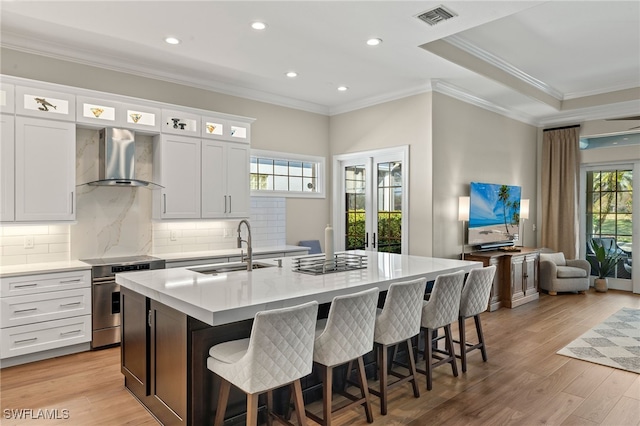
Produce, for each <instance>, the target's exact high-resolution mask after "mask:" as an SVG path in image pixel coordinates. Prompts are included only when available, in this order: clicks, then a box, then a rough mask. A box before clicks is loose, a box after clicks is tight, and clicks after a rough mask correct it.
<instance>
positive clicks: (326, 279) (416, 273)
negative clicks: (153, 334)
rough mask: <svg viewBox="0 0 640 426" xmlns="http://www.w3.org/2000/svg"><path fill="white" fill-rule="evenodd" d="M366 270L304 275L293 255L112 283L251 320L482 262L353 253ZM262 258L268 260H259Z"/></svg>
mask: <svg viewBox="0 0 640 426" xmlns="http://www.w3.org/2000/svg"><path fill="white" fill-rule="evenodd" d="M358 253H359V254H366V256H367V263H368V267H367V269H360V270H352V271H347V272H337V273H331V274H326V275H309V274H302V273H298V272H293V271H292V258H284V259H283V262H282V268H278V267H273V268H262V269H256V270H254V271H252V272H247V271H237V272H230V273H222V274H218V275H205V274H201V273H199V272H194V271H191V270H189V268H174V269H160V270H154V271H140V272H127V273H121V274H117V275H116V282H117V283H118V284H120V285H121V286H122V287H125V288H128V289H130V290H133V291H135V292H137V293H139V294H142V295H144V296H146V297H149V298H150V299H153V300H156V301H158V302H160V303H163V304H165V305H167V306H169V307H171V308H174V309H176V310H178V311H180V312H183V313H185V314H187V315H189V316H191V317H193V318H196V319H198V320H200V321H203V322H205V323H207V324H209V325H220V324H227V323H230V322H234V321H240V320H244V319H250V318H253V317H254V316H255V314H256V313H257V312H259V311H263V310H267V309H275V308H281V307H285V306H294V305H297V304H300V303H305V302H308V301H311V300H317V301H318V302H319V303H326V302H330V301H331V300H332V299H333V298H334V297H335V296H338V295H342V294H349V293H354V292H357V291H361V290H365V289H368V288H372V287H378V288H379V289H380V290H381V291H383V290H387V289H388V288H389V285H390V284H391V283H393V282H396V281H402V280H406V279H411V278H418V277H426V278H427V279H428V280H434V279H435V278H436V276H438V275H440V274H443V273H448V272H455V271H459V270H464V271H469V270H471V269H474V268H479V267H482V264H481V263H480V262H471V261H463V260H453V259H439V258H431V257H419V256H408V255H398V254H390V253H373V252H358ZM261 262H273V263H274V264H275V261H273V260H264V261H261Z"/></svg>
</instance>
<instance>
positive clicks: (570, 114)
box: [538, 100, 640, 127]
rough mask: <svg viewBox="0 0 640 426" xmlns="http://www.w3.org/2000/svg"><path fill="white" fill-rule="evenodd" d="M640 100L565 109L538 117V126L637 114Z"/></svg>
mask: <svg viewBox="0 0 640 426" xmlns="http://www.w3.org/2000/svg"><path fill="white" fill-rule="evenodd" d="M638 108H640V101H638V100H633V101H626V102H619V103H616V104H608V105H598V106H595V107H589V108H581V109H576V110H567V111H561V112H558V113H554V114H553V115H550V116H547V117H542V118H540V119H538V123H539V125H538V126H539V127H547V126H555V125H564V124H568V123H571V124H574V123H581V122H584V121H591V120H604V119H607V118H616V117H625V116H630V115H637V114H638Z"/></svg>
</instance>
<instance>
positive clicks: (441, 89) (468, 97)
mask: <svg viewBox="0 0 640 426" xmlns="http://www.w3.org/2000/svg"><path fill="white" fill-rule="evenodd" d="M431 86H432V87H433V91H434V92H438V93H442V94H444V95H447V96H451V97H452V98H455V99H458V100H459V101H462V102H466V103H468V104H471V105H475V106H477V107H480V108H482V109H486V110H488V111H491V112H495V113H496V114H500V115H503V116H505V117H508V118H512V119H514V120H517V121H521V122H523V123H526V124H530V125H532V126H538V124H539V123H538V121H537V120H536V119H535V118H534V117H532V116H530V115H527V114H523V113H520V112H517V111H513V110H511V109H508V108H505V107H503V106H501V105H498V104H496V103H494V102H491V101H488V100H486V99H483V98H480V97H479V96H476V95H473V94H471V93H469V92H468V91H467V90H465V89H462V88H460V87H458V86H456V85H453V84H451V83H448V82H445V81H442V80H432V82H431Z"/></svg>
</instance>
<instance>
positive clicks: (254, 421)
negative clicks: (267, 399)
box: [247, 393, 260, 426]
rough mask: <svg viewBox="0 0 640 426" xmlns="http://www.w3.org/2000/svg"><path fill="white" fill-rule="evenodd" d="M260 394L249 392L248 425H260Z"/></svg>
mask: <svg viewBox="0 0 640 426" xmlns="http://www.w3.org/2000/svg"><path fill="white" fill-rule="evenodd" d="M258 396H260V395H258V394H257V393H249V394H247V426H258Z"/></svg>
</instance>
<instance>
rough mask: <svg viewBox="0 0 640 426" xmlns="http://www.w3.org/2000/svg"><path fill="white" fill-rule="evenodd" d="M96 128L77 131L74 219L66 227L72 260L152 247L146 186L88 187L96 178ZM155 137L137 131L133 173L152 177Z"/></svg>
mask: <svg viewBox="0 0 640 426" xmlns="http://www.w3.org/2000/svg"><path fill="white" fill-rule="evenodd" d="M98 143H99V136H98V131H97V130H88V129H77V133H76V182H78V185H79V186H78V187H77V202H76V205H77V213H76V220H77V223H76V224H75V225H73V226H71V227H70V232H71V241H72V244H71V258H72V259H78V258H79V259H87V258H96V257H118V256H130V255H139V254H147V253H149V252H150V251H151V246H152V243H151V241H152V226H151V198H152V192H151V190H149V189H146V188H121V187H105V186H88V185H81V184H82V183H86V182H91V181H93V180H96V179H98V168H99V164H98V161H99V158H98ZM152 159H153V140H152V138H151V137H150V136H144V135H138V134H137V135H136V153H135V162H136V170H135V173H136V177H137V178H139V179H144V180H151V175H152V169H151V167H152Z"/></svg>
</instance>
